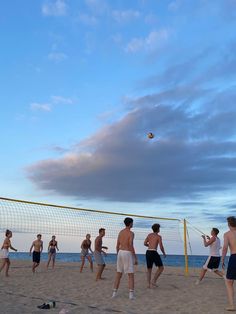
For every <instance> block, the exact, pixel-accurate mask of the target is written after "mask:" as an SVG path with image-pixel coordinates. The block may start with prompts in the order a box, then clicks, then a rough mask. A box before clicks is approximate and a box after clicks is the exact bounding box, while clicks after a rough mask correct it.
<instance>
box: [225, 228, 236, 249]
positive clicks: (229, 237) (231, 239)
mask: <svg viewBox="0 0 236 314" xmlns="http://www.w3.org/2000/svg"><path fill="white" fill-rule="evenodd" d="M224 238H225V241H226V243H227V244H228V246H229V249H230V253H231V254H236V228H235V229H234V230H230V231H228V232H226V233H225V235H224Z"/></svg>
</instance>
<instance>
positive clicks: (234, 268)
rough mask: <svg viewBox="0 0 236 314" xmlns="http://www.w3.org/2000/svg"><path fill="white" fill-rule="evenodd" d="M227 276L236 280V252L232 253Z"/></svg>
mask: <svg viewBox="0 0 236 314" xmlns="http://www.w3.org/2000/svg"><path fill="white" fill-rule="evenodd" d="M226 278H227V279H230V280H236V254H232V255H230V258H229V263H228V268H227V274H226Z"/></svg>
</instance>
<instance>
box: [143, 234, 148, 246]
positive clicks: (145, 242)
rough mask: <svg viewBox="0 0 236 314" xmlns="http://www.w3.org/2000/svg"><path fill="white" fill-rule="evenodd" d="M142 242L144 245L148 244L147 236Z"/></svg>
mask: <svg viewBox="0 0 236 314" xmlns="http://www.w3.org/2000/svg"><path fill="white" fill-rule="evenodd" d="M143 244H144V245H145V246H148V244H149V240H148V236H147V237H146V239H145V241H144V243H143Z"/></svg>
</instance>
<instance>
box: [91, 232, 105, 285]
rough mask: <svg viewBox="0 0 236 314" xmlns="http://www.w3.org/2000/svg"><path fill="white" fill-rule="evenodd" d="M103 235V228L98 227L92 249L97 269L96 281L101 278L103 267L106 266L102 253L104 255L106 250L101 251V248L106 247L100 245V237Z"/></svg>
mask: <svg viewBox="0 0 236 314" xmlns="http://www.w3.org/2000/svg"><path fill="white" fill-rule="evenodd" d="M104 236H105V229H104V228H100V229H99V235H98V236H97V237H96V239H95V245H94V247H95V249H94V259H95V262H96V263H97V265H98V271H97V275H96V281H97V280H101V279H103V278H102V273H103V271H104V268H105V266H106V264H105V261H104V259H103V256H102V253H103V254H104V255H105V256H106V252H104V251H103V249H105V250H107V249H108V247H106V246H102V238H103V237H104Z"/></svg>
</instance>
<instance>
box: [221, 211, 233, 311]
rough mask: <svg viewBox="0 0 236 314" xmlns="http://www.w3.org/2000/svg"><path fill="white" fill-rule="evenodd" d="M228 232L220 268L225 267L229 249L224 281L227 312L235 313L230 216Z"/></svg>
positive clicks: (231, 219)
mask: <svg viewBox="0 0 236 314" xmlns="http://www.w3.org/2000/svg"><path fill="white" fill-rule="evenodd" d="M227 222H228V226H229V231H227V232H226V233H225V234H224V245H223V250H222V260H221V263H222V268H224V267H225V256H226V254H227V251H228V248H229V249H230V258H229V263H228V268H227V274H226V279H225V284H226V289H227V294H228V301H229V306H228V307H227V308H226V310H227V311H236V307H235V304H234V280H236V217H234V216H230V217H228V218H227Z"/></svg>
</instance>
